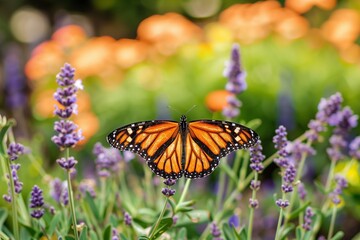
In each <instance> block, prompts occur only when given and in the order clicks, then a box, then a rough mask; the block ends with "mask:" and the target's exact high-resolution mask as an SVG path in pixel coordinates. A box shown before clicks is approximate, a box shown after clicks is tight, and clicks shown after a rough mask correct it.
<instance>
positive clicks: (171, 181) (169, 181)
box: [164, 178, 176, 186]
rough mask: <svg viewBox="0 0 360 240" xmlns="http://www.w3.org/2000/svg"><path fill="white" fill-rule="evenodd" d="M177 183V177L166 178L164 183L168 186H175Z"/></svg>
mask: <svg viewBox="0 0 360 240" xmlns="http://www.w3.org/2000/svg"><path fill="white" fill-rule="evenodd" d="M175 183H176V179H170V178H167V179H165V180H164V184H165V185H167V186H173V185H174V184H175Z"/></svg>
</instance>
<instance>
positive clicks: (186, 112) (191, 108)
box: [185, 105, 197, 115]
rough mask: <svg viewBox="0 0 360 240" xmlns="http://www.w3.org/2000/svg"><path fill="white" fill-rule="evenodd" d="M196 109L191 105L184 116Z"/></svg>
mask: <svg viewBox="0 0 360 240" xmlns="http://www.w3.org/2000/svg"><path fill="white" fill-rule="evenodd" d="M196 107H197V106H196V105H193V106H192V107H191V108H190V109H189V110H187V111H186V113H185V115H187V114H188V113H189V112H191V111H192V110H193V109H194V108H196Z"/></svg>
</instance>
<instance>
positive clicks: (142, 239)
mask: <svg viewBox="0 0 360 240" xmlns="http://www.w3.org/2000/svg"><path fill="white" fill-rule="evenodd" d="M125 239H126V238H125ZM149 239H150V238H148V237H146V236H140V237H139V238H138V240H149Z"/></svg>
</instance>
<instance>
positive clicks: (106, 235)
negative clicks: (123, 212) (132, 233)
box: [103, 225, 112, 240]
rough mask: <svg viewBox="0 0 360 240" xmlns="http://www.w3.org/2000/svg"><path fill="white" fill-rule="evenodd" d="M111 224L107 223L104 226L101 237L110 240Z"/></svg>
mask: <svg viewBox="0 0 360 240" xmlns="http://www.w3.org/2000/svg"><path fill="white" fill-rule="evenodd" d="M111 230H112V226H111V225H109V226H107V227H106V228H105V231H104V234H103V238H104V240H110V239H111V233H112V231H111Z"/></svg>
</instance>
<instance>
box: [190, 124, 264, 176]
mask: <svg viewBox="0 0 360 240" xmlns="http://www.w3.org/2000/svg"><path fill="white" fill-rule="evenodd" d="M258 139H259V137H258V135H257V134H256V133H255V132H254V131H253V130H251V129H250V128H247V127H245V126H242V125H240V124H236V123H232V122H227V121H217V120H198V121H193V122H190V123H189V124H188V134H187V137H186V146H185V152H186V154H185V166H184V176H185V177H186V178H201V177H204V176H207V175H209V174H210V173H212V172H213V171H214V170H215V168H216V167H217V166H218V164H219V160H220V158H222V157H224V156H226V155H228V154H229V153H231V152H233V151H236V150H237V149H241V148H249V147H251V146H253V145H254V144H255V143H256V142H257V141H258Z"/></svg>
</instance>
